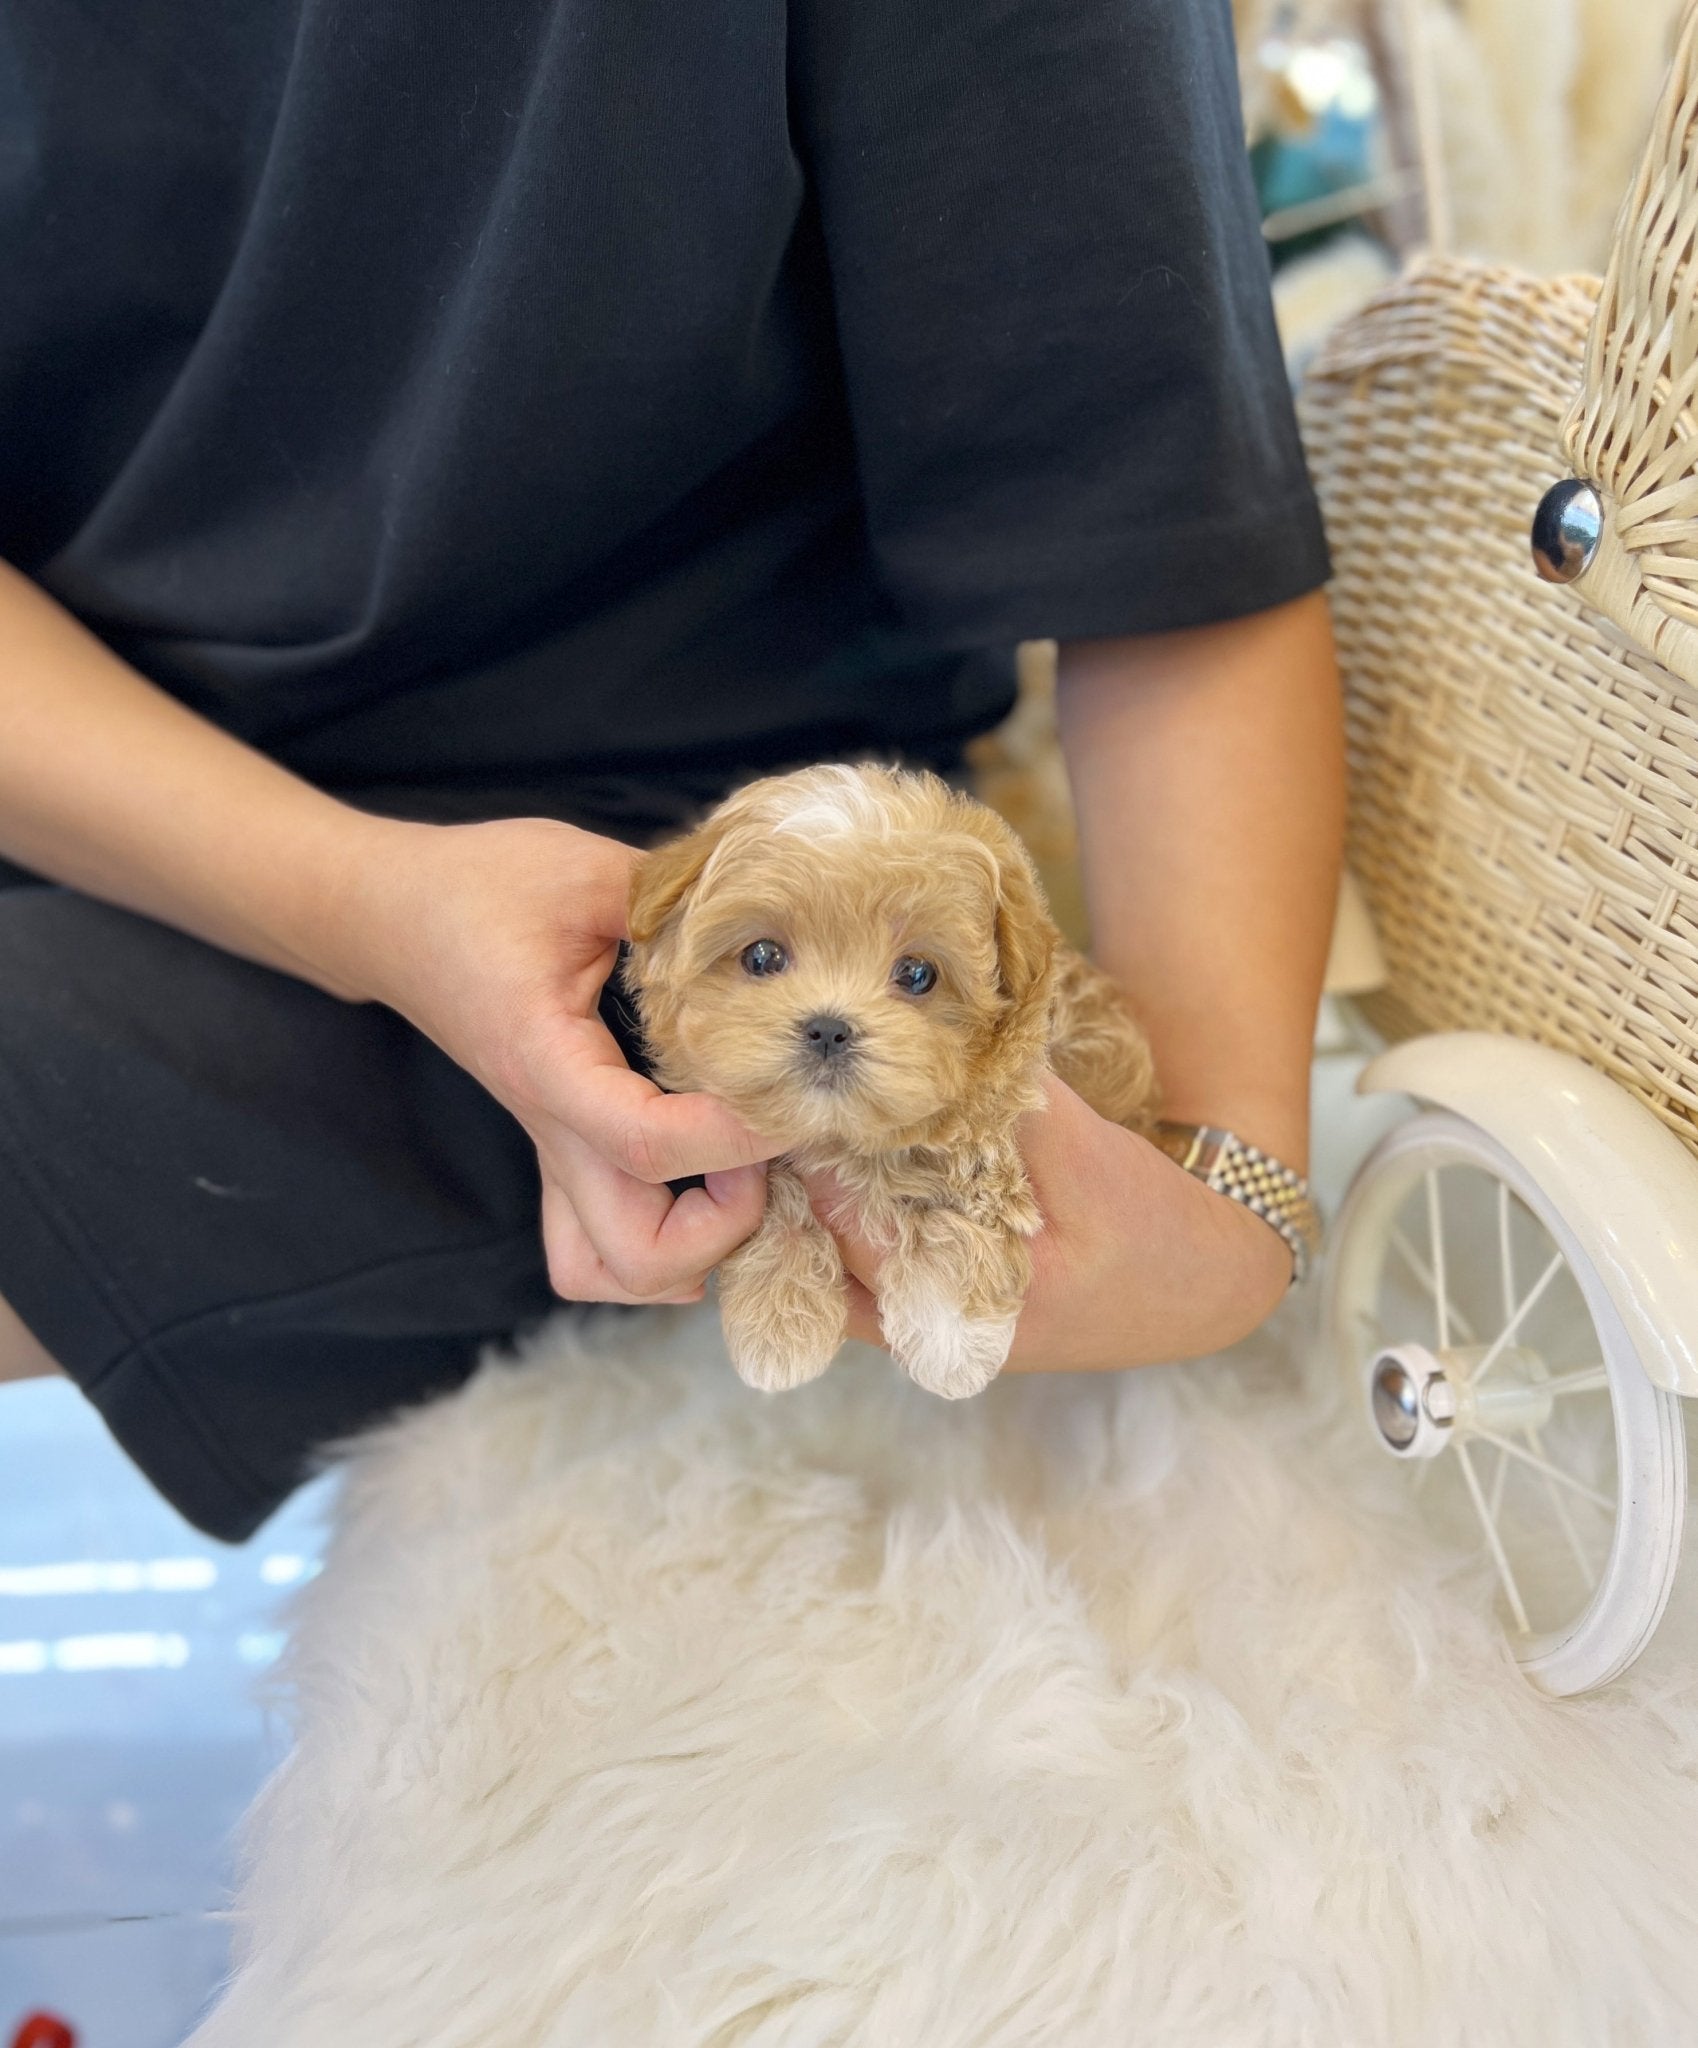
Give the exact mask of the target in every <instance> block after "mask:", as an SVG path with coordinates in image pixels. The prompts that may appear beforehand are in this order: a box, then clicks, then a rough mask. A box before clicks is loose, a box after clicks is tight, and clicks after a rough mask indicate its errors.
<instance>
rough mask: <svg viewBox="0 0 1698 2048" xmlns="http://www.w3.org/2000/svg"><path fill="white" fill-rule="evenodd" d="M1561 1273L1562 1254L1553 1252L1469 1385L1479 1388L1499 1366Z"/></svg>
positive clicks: (1479, 1365) (1471, 1375) (1494, 1341)
mask: <svg viewBox="0 0 1698 2048" xmlns="http://www.w3.org/2000/svg"><path fill="white" fill-rule="evenodd" d="M1561 1271H1562V1253H1561V1252H1553V1253H1552V1254H1551V1262H1550V1264H1549V1265H1548V1266H1547V1267H1546V1268H1545V1270H1544V1271H1543V1272H1542V1273H1541V1274H1540V1275H1539V1277H1538V1279H1537V1280H1535V1281H1534V1282H1533V1284H1532V1286H1531V1287H1530V1288H1528V1290H1527V1292H1526V1293H1525V1294H1524V1295H1523V1296H1522V1297H1521V1300H1520V1301H1519V1302H1518V1303H1517V1305H1516V1309H1515V1313H1514V1314H1513V1315H1512V1316H1511V1317H1510V1319H1509V1321H1508V1322H1507V1323H1505V1324H1504V1326H1503V1328H1502V1329H1501V1330H1500V1331H1499V1332H1498V1333H1497V1335H1496V1336H1495V1337H1494V1338H1493V1339H1492V1342H1491V1348H1490V1349H1489V1350H1488V1351H1487V1353H1486V1355H1485V1357H1484V1358H1482V1359H1481V1360H1480V1363H1479V1364H1478V1365H1477V1366H1475V1368H1474V1370H1473V1371H1472V1372H1471V1373H1470V1374H1469V1375H1468V1383H1469V1385H1470V1386H1474V1387H1477V1386H1478V1385H1479V1384H1480V1382H1481V1381H1482V1380H1483V1379H1484V1378H1485V1377H1486V1375H1487V1373H1489V1372H1490V1371H1491V1369H1492V1367H1493V1366H1494V1365H1496V1364H1497V1362H1498V1360H1499V1359H1500V1358H1501V1357H1502V1356H1503V1354H1504V1352H1505V1351H1506V1350H1508V1348H1509V1344H1510V1340H1511V1339H1512V1338H1513V1337H1514V1335H1515V1333H1516V1331H1517V1330H1519V1329H1520V1327H1521V1325H1522V1324H1523V1323H1524V1322H1525V1321H1526V1320H1527V1318H1528V1316H1529V1315H1530V1314H1531V1313H1532V1311H1533V1308H1534V1306H1535V1305H1536V1304H1537V1302H1538V1300H1539V1298H1540V1296H1541V1295H1542V1294H1543V1293H1544V1291H1545V1289H1546V1288H1547V1287H1549V1285H1550V1284H1551V1282H1552V1281H1553V1280H1554V1279H1555V1278H1556V1276H1557V1275H1558V1274H1559V1273H1560V1272H1561Z"/></svg>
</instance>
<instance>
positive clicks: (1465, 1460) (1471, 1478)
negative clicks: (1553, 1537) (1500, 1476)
mask: <svg viewBox="0 0 1698 2048" xmlns="http://www.w3.org/2000/svg"><path fill="white" fill-rule="evenodd" d="M1456 1456H1457V1461H1458V1463H1459V1464H1460V1465H1461V1467H1462V1476H1463V1478H1464V1479H1465V1480H1466V1481H1467V1482H1468V1494H1469V1498H1470V1499H1471V1500H1472V1501H1473V1503H1474V1512H1475V1513H1476V1514H1477V1515H1478V1516H1479V1517H1480V1528H1481V1531H1482V1532H1483V1533H1484V1535H1485V1538H1486V1542H1487V1544H1488V1545H1489V1546H1490V1549H1491V1553H1492V1562H1493V1563H1494V1564H1495V1565H1496V1566H1497V1568H1498V1577H1499V1578H1500V1579H1501V1580H1502V1581H1503V1590H1504V1595H1505V1597H1506V1598H1507V1599H1508V1601H1509V1606H1510V1612H1511V1613H1512V1614H1513V1615H1514V1616H1515V1625H1516V1627H1517V1628H1518V1629H1520V1631H1521V1633H1522V1634H1523V1635H1530V1634H1531V1633H1532V1624H1531V1623H1530V1622H1529V1621H1528V1619H1527V1606H1526V1603H1525V1602H1524V1601H1523V1599H1522V1598H1521V1588H1520V1587H1519V1586H1518V1585H1517V1584H1516V1583H1515V1574H1514V1572H1512V1571H1511V1570H1510V1568H1509V1558H1508V1556H1507V1554H1506V1553H1505V1550H1504V1547H1503V1541H1502V1539H1501V1538H1500V1536H1499V1535H1498V1525H1497V1523H1496V1522H1494V1521H1493V1520H1492V1517H1491V1513H1490V1511H1489V1510H1488V1508H1487V1506H1486V1496H1485V1495H1484V1494H1483V1493H1482V1492H1481V1491H1480V1482H1479V1479H1478V1478H1477V1477H1476V1476H1475V1472H1474V1461H1473V1459H1472V1458H1470V1457H1469V1455H1468V1446H1467V1445H1466V1444H1458V1445H1457V1446H1456Z"/></svg>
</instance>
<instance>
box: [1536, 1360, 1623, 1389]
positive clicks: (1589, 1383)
mask: <svg viewBox="0 0 1698 2048" xmlns="http://www.w3.org/2000/svg"><path fill="white" fill-rule="evenodd" d="M1609 1383H1610V1374H1609V1367H1608V1366H1604V1365H1583V1366H1577V1367H1576V1368H1575V1370H1574V1371H1573V1372H1559V1373H1558V1374H1557V1376H1556V1378H1555V1379H1550V1380H1540V1382H1539V1392H1540V1393H1541V1394H1595V1393H1597V1392H1599V1391H1600V1389H1602V1388H1605V1387H1607V1386H1608V1385H1609Z"/></svg>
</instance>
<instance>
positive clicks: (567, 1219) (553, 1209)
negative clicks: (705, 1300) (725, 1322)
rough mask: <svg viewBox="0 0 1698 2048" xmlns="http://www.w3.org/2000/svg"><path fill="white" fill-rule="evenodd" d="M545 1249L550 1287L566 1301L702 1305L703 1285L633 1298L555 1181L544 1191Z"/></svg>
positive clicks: (547, 1185)
mask: <svg viewBox="0 0 1698 2048" xmlns="http://www.w3.org/2000/svg"><path fill="white" fill-rule="evenodd" d="M542 1236H543V1248H544V1251H545V1253H546V1255H547V1259H548V1284H549V1285H550V1287H552V1288H553V1289H554V1292H555V1293H556V1294H557V1295H558V1296H559V1297H560V1299H561V1300H562V1301H612V1302H622V1303H626V1304H629V1305H632V1306H635V1305H636V1304H638V1303H642V1304H644V1305H650V1304H654V1303H657V1302H661V1301H666V1302H691V1301H700V1300H701V1298H702V1294H703V1292H704V1289H703V1287H702V1285H701V1283H700V1282H698V1283H697V1284H696V1285H695V1286H693V1287H685V1288H680V1289H678V1290H677V1291H676V1292H674V1293H672V1294H667V1295H639V1294H632V1293H631V1292H630V1291H629V1290H628V1289H627V1288H624V1287H622V1286H621V1285H620V1283H619V1282H618V1281H617V1280H616V1279H615V1278H614V1276H613V1274H612V1273H611V1272H610V1271H609V1270H608V1268H607V1265H606V1263H605V1262H604V1261H603V1259H602V1258H601V1256H600V1254H599V1253H598V1252H597V1251H596V1249H595V1246H594V1245H592V1244H591V1243H590V1240H589V1234H588V1233H587V1232H586V1231H585V1229H584V1227H583V1225H582V1224H581V1223H580V1222H579V1221H578V1217H577V1213H576V1211H575V1210H574V1209H573V1207H572V1205H571V1203H570V1202H569V1201H568V1200H567V1198H566V1196H565V1194H564V1193H563V1192H562V1191H561V1190H560V1189H559V1188H558V1187H556V1186H555V1185H554V1183H553V1182H552V1181H548V1180H545V1181H544V1182H543V1187H542Z"/></svg>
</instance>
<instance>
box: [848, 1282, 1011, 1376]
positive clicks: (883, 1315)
mask: <svg viewBox="0 0 1698 2048" xmlns="http://www.w3.org/2000/svg"><path fill="white" fill-rule="evenodd" d="M879 1320H880V1322H881V1323H882V1324H883V1325H884V1339H885V1342H886V1343H887V1344H888V1345H889V1346H890V1353H891V1356H892V1357H893V1358H894V1359H895V1360H896V1362H897V1364H898V1365H899V1366H901V1368H902V1369H903V1371H904V1372H905V1373H907V1375H908V1377H909V1378H910V1379H911V1380H912V1381H913V1382H914V1383H915V1385H916V1386H921V1387H924V1388H925V1390H926V1391H927V1393H929V1394H941V1395H942V1396H943V1398H944V1399H945V1400H946V1401H961V1400H965V1399H966V1398H967V1396H968V1395H969V1394H982V1393H983V1392H984V1390H985V1389H986V1387H988V1386H989V1385H990V1383H991V1381H992V1380H994V1379H995V1378H996V1376H997V1374H998V1373H999V1372H1001V1370H1002V1367H1003V1363H1004V1361H1005V1360H1006V1359H1007V1357H1008V1348H1009V1346H1010V1345H1011V1344H1012V1343H1013V1342H1014V1320H1015V1319H1014V1317H1013V1316H970V1315H967V1314H966V1313H965V1312H964V1311H963V1310H962V1309H961V1307H960V1306H959V1304H958V1303H956V1302H952V1301H950V1300H948V1299H946V1298H945V1296H943V1295H942V1294H940V1293H937V1292H936V1291H934V1290H933V1289H930V1288H910V1289H904V1290H903V1291H902V1292H901V1293H899V1294H896V1295H894V1296H891V1295H884V1296H881V1297H880V1300H879Z"/></svg>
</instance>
